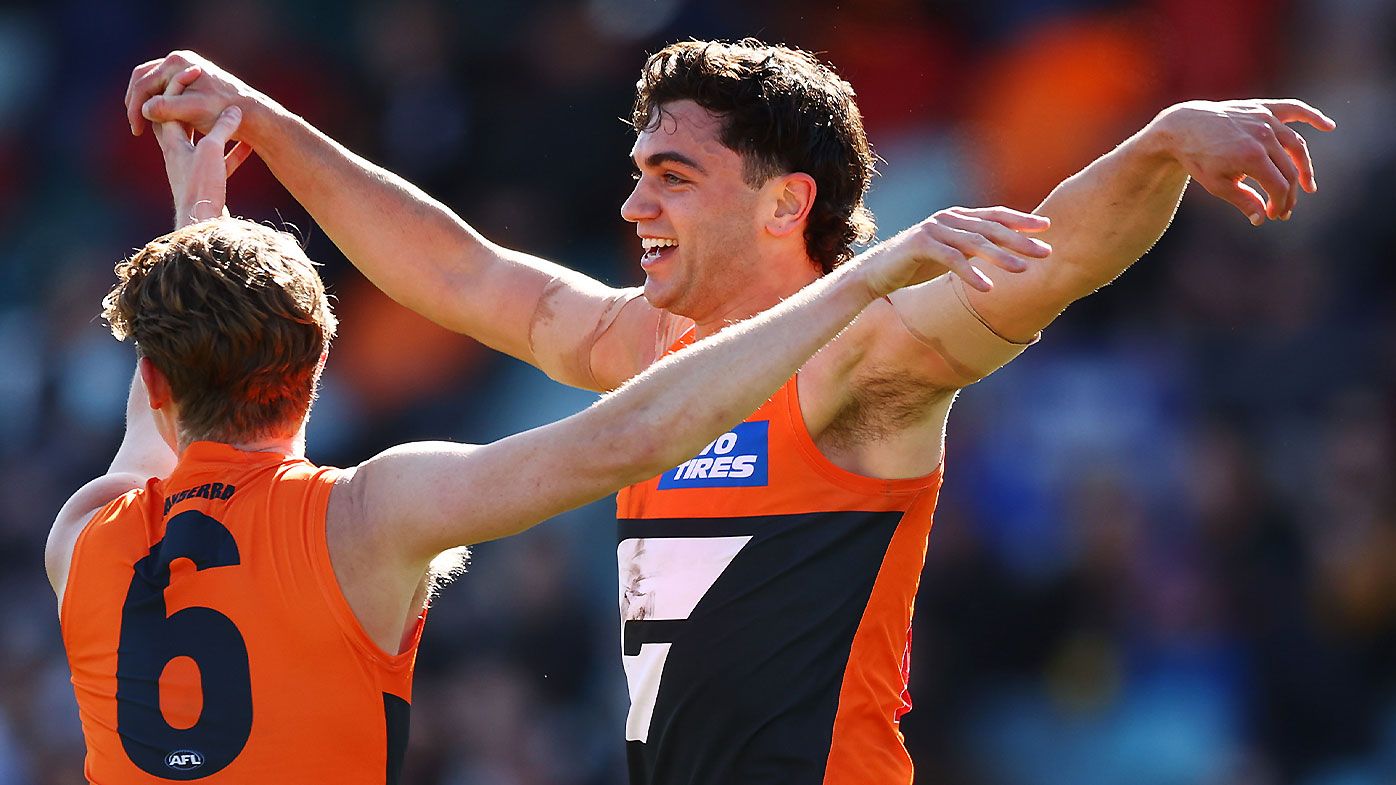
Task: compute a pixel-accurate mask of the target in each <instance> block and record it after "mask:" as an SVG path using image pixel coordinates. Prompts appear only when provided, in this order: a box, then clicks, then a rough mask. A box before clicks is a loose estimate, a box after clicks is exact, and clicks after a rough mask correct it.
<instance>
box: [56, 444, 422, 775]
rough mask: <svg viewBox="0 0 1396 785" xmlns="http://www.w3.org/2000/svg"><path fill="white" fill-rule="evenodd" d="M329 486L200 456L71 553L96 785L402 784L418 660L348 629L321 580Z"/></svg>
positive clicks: (253, 456) (72, 614) (67, 596)
mask: <svg viewBox="0 0 1396 785" xmlns="http://www.w3.org/2000/svg"><path fill="white" fill-rule="evenodd" d="M338 475H339V470H337V469H332V468H319V467H316V466H314V465H312V464H311V463H309V462H307V461H305V460H303V459H297V458H290V457H287V456H283V455H277V454H271V453H252V452H241V451H238V450H236V449H234V448H232V447H229V446H228V445H224V444H215V443H212V442H196V443H194V444H192V445H190V446H189V447H188V449H186V450H185V452H184V454H183V455H182V456H181V458H180V461H179V465H178V466H176V467H175V470H174V472H173V474H172V475H171V476H170V478H169V479H168V480H165V481H161V480H151V481H150V482H149V483H147V484H146V486H145V487H144V488H141V489H137V490H134V491H131V492H130V493H127V494H125V495H124V496H122V497H121V498H119V499H117V500H115V501H113V502H112V503H111V504H108V505H107V506H106V507H104V508H103V509H102V510H100V511H99V512H98V513H97V514H96V516H94V517H93V519H92V520H91V522H90V523H88V525H87V527H86V528H85V529H84V530H83V532H82V534H81V535H80V536H79V537H78V541H77V545H76V547H75V549H74V552H73V560H72V566H71V568H70V570H69V573H68V585H67V587H66V589H65V592H64V597H63V606H62V609H61V612H60V618H61V623H62V630H63V642H64V646H65V647H66V648H67V652H68V662H69V665H70V666H71V668H72V673H73V688H74V690H75V692H76V693H77V700H78V711H79V715H80V717H81V720H82V730H83V735H84V737H85V738H86V741H87V761H86V775H87V778H88V780H89V781H91V782H93V783H97V784H98V785H128V783H153V782H167V781H170V780H198V781H202V782H208V783H210V785H212V784H213V783H272V782H285V783H293V782H294V783H302V782H334V783H384V782H389V783H391V782H395V781H396V778H397V770H398V768H400V764H401V761H402V755H403V752H404V749H405V747H406V739H407V725H408V711H409V700H410V696H411V688H412V667H413V664H414V662H415V659H416V651H417V642H418V640H419V639H420V636H421V629H422V624H423V621H424V619H425V614H423V616H422V617H421V618H419V619H418V622H417V627H416V631H415V632H414V634H413V636H412V639H411V645H410V646H409V647H408V648H407V649H406V650H405V651H404V652H402V653H400V654H397V655H393V656H390V655H388V654H387V653H385V652H383V651H382V650H381V649H379V648H378V647H377V645H375V644H374V642H373V641H372V639H370V638H369V637H368V635H367V634H366V633H365V632H364V631H363V629H362V628H361V627H360V626H359V623H358V621H357V619H356V618H355V616H354V613H353V611H352V610H350V608H349V604H348V602H347V601H346V600H345V599H344V596H343V595H342V594H341V593H340V590H339V584H338V582H337V581H336V579H335V576H334V571H333V569H332V568H331V566H330V558H329V551H328V548H327V546H326V540H325V509H326V505H327V503H328V501H329V495H330V488H331V486H332V485H333V484H334V481H335V479H336V478H337V477H338Z"/></svg>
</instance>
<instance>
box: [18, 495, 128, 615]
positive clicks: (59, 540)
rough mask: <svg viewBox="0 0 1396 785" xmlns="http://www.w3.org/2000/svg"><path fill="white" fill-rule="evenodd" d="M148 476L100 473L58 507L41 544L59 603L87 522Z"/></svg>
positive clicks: (50, 583)
mask: <svg viewBox="0 0 1396 785" xmlns="http://www.w3.org/2000/svg"><path fill="white" fill-rule="evenodd" d="M148 480H149V478H147V477H143V476H141V475H138V474H131V473H127V472H118V473H113V474H105V475H102V476H101V477H98V478H97V479H95V480H92V481H91V482H89V483H87V484H86V485H84V486H82V487H81V488H79V489H78V490H77V492H76V493H74V494H73V495H72V496H70V497H68V501H67V502H66V503H65V504H64V505H63V507H62V509H60V510H59V511H58V515H57V516H56V517H55V518H54V519H53V527H52V528H50V529H49V534H48V542H47V543H46V544H45V546H44V567H45V569H46V570H47V572H48V580H49V585H51V586H52V587H53V592H54V595H55V596H57V598H58V603H59V606H60V607H61V606H62V603H63V589H64V587H65V586H67V584H68V570H69V568H70V567H71V566H72V563H73V549H74V548H75V547H76V546H77V542H78V537H80V536H81V535H82V532H83V530H84V529H86V528H87V524H88V523H90V522H91V521H92V518H93V516H95V515H96V514H97V513H98V512H99V511H101V509H102V508H103V507H106V506H107V505H108V504H111V503H112V502H114V501H116V500H117V499H120V498H121V497H123V496H125V495H126V494H129V493H134V492H137V491H139V489H141V488H143V487H145V484H146V482H147V481H148Z"/></svg>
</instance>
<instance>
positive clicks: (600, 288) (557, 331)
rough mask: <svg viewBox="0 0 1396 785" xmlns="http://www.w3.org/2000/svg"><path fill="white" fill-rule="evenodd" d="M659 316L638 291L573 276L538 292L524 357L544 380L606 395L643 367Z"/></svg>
mask: <svg viewBox="0 0 1396 785" xmlns="http://www.w3.org/2000/svg"><path fill="white" fill-rule="evenodd" d="M658 318H659V316H658V312H657V311H655V309H654V308H652V307H651V306H650V305H649V303H648V302H646V301H645V299H644V297H643V296H642V295H641V290H640V289H637V288H632V289H615V288H613V287H610V286H607V285H605V284H603V283H601V282H600V281H596V280H593V279H591V278H588V277H587V276H585V275H582V274H581V273H577V272H575V271H571V270H568V271H565V272H564V273H560V274H558V275H555V276H553V277H551V278H550V279H549V280H548V281H547V282H546V283H545V284H544V285H543V286H542V288H541V290H540V291H539V293H538V297H537V299H536V303H535V306H534V310H533V312H532V313H531V314H530V316H529V323H528V335H527V340H528V356H529V358H530V360H531V362H532V363H533V364H534V365H535V366H537V367H538V368H539V369H540V370H542V371H543V372H544V373H546V374H548V376H549V377H551V378H553V379H555V380H556V381H559V382H562V383H563V384H567V385H570V386H572V387H580V388H582V389H587V390H596V391H603V390H610V389H614V388H615V387H618V386H620V385H621V384H622V383H624V382H625V380H626V379H629V378H630V377H631V376H634V375H635V374H636V373H639V371H641V370H643V369H644V368H645V365H644V364H639V365H638V366H637V363H638V362H639V361H638V359H637V358H639V357H640V356H641V355H642V354H643V353H644V351H645V350H646V349H647V348H649V347H650V346H652V344H653V343H654V324H655V322H656V321H657V319H658Z"/></svg>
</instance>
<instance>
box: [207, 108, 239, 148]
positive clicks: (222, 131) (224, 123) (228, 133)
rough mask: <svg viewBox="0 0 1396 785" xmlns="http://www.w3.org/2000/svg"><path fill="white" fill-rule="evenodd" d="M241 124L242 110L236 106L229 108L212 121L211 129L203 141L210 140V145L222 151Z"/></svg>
mask: <svg viewBox="0 0 1396 785" xmlns="http://www.w3.org/2000/svg"><path fill="white" fill-rule="evenodd" d="M241 124H242V109H241V108H240V107H237V106H230V107H228V108H227V109H224V110H223V111H222V112H220V113H219V114H218V119H217V120H214V121H213V127H212V128H210V129H208V134H207V135H205V136H204V138H205V139H209V140H211V143H212V144H216V145H218V149H219V150H222V149H223V148H224V146H226V145H227V144H228V140H229V139H231V138H233V134H235V133H237V130H238V126H239V125H241Z"/></svg>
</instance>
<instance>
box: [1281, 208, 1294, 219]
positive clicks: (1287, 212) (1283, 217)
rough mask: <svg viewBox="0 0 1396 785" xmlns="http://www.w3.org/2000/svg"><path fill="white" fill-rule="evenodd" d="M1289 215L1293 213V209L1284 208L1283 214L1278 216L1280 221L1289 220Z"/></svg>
mask: <svg viewBox="0 0 1396 785" xmlns="http://www.w3.org/2000/svg"><path fill="white" fill-rule="evenodd" d="M1291 215H1294V211H1293V210H1285V214H1284V215H1282V216H1280V220H1281V221H1288V220H1289V217H1290V216H1291Z"/></svg>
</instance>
